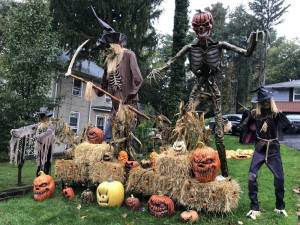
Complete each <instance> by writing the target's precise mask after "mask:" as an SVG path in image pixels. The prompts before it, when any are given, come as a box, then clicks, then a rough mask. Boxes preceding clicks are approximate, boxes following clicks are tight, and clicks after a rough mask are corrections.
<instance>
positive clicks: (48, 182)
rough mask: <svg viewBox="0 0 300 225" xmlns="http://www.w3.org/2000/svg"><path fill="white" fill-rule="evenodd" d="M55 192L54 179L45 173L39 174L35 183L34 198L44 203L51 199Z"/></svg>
mask: <svg viewBox="0 0 300 225" xmlns="http://www.w3.org/2000/svg"><path fill="white" fill-rule="evenodd" d="M54 192H55V182H54V179H53V178H52V177H51V176H50V175H47V174H45V173H44V172H43V171H40V172H39V176H38V177H36V178H35V179H34V181H33V198H34V200H36V201H44V200H45V199H48V198H50V197H51V196H52V195H53V193H54Z"/></svg>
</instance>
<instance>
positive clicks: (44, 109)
mask: <svg viewBox="0 0 300 225" xmlns="http://www.w3.org/2000/svg"><path fill="white" fill-rule="evenodd" d="M37 114H38V115H39V116H40V118H43V117H51V116H53V112H51V111H49V110H48V108H47V107H41V108H40V111H39V112H37Z"/></svg>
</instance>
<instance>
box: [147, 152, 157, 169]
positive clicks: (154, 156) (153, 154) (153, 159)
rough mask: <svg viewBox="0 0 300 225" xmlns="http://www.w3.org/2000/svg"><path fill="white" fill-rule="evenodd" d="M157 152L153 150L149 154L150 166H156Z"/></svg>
mask: <svg viewBox="0 0 300 225" xmlns="http://www.w3.org/2000/svg"><path fill="white" fill-rule="evenodd" d="M157 156H158V154H157V152H155V151H153V152H151V154H150V155H149V159H150V161H151V166H152V168H155V167H156V159H157Z"/></svg>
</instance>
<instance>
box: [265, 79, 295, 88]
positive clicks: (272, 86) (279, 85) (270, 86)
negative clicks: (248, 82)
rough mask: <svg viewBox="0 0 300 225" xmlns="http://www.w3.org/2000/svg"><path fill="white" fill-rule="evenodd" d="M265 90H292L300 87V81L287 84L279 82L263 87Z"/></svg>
mask: <svg viewBox="0 0 300 225" xmlns="http://www.w3.org/2000/svg"><path fill="white" fill-rule="evenodd" d="M265 87H266V88H292V87H300V80H291V81H287V82H281V83H276V84H269V85H265Z"/></svg>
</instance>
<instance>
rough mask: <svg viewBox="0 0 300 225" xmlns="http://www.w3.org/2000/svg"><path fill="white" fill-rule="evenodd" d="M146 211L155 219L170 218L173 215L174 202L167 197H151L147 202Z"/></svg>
mask: <svg viewBox="0 0 300 225" xmlns="http://www.w3.org/2000/svg"><path fill="white" fill-rule="evenodd" d="M148 209H149V212H150V214H151V215H153V216H156V217H164V216H170V215H172V214H173V213H174V202H173V201H172V199H170V198H169V197H168V196H164V195H152V196H151V198H150V199H149V201H148Z"/></svg>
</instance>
